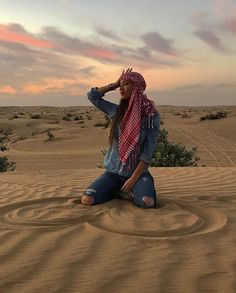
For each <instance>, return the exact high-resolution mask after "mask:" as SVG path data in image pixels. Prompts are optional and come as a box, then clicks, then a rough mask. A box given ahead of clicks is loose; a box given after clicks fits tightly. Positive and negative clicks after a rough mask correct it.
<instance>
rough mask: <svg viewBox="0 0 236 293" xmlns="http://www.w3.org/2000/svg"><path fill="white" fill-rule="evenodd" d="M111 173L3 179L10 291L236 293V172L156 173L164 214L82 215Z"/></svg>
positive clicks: (127, 204)
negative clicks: (93, 189)
mask: <svg viewBox="0 0 236 293" xmlns="http://www.w3.org/2000/svg"><path fill="white" fill-rule="evenodd" d="M101 172H102V170H99V169H86V170H85V172H84V170H81V171H75V170H71V172H70V174H66V173H65V172H63V171H57V172H56V173H55V174H49V173H46V174H44V175H42V174H41V175H40V174H32V175H24V176H23V175H22V174H16V173H15V174H14V173H8V174H4V175H3V176H1V177H0V194H1V197H0V222H1V228H0V243H1V255H0V262H1V264H2V268H3V267H4V270H3V269H1V270H0V280H1V286H0V288H1V289H2V290H10V291H11V292H17V291H18V292H19V290H22V291H24V292H32V291H37V290H43V291H52V292H57V291H58V292H63V291H64V292H65V291H67V292H68V291H69V292H70V291H71V292H74V291H75V292H78V291H79V292H110V291H111V290H112V291H114V292H135V291H136V290H137V289H136V288H137V287H136V286H137V285H138V286H140V288H141V289H142V290H143V292H156V291H155V290H156V288H158V290H160V292H205V291H204V290H205V289H206V288H208V289H207V290H212V291H214V292H222V290H226V289H227V291H226V292H234V291H235V289H236V284H235V269H236V251H235V249H234V248H235V244H236V236H235V233H234V231H235V228H236V226H235V223H236V222H235V219H236V216H235V215H236V213H235V212H236V205H235V204H236V196H235V195H236V183H235V178H236V168H234V167H228V168H224V167H221V168H217V167H209V168H203V167H202V168H187V167H186V168H150V172H151V174H152V175H153V176H154V179H155V186H156V189H157V190H158V196H159V198H160V201H161V208H159V209H149V210H143V209H140V208H138V207H136V206H134V204H133V202H131V201H126V200H123V199H118V198H116V199H113V200H111V201H109V202H107V203H104V204H100V205H96V206H91V207H86V206H83V205H81V204H80V199H81V193H82V191H83V190H84V188H86V186H87V185H88V184H89V183H90V182H91V181H92V180H94V179H95V178H96V177H97V176H98V175H99V174H101ZM88 174H90V176H88ZM206 175H207V176H206ZM219 180H221V184H217V183H219ZM91 272H92V274H93V278H92V280H90V278H91V277H90V276H91ZM167 278H168V279H167ZM167 280H168V281H167ZM134 283H135V286H134ZM114 284H115V288H114ZM225 288H226V289H225ZM207 290H206V291H207Z"/></svg>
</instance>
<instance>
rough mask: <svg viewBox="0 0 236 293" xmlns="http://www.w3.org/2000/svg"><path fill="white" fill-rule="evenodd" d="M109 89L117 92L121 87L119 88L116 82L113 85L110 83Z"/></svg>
mask: <svg viewBox="0 0 236 293" xmlns="http://www.w3.org/2000/svg"><path fill="white" fill-rule="evenodd" d="M107 87H108V89H109V90H110V91H114V90H116V89H117V88H118V87H119V86H118V84H117V83H116V82H112V83H110V84H109V85H108V86H107Z"/></svg>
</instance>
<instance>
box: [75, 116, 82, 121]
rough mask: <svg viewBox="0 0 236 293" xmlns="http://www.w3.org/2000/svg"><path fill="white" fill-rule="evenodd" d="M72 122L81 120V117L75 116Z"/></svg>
mask: <svg viewBox="0 0 236 293" xmlns="http://www.w3.org/2000/svg"><path fill="white" fill-rule="evenodd" d="M74 120H75V121H76V120H83V117H82V116H81V115H80V116H78V115H76V116H75V118H74Z"/></svg>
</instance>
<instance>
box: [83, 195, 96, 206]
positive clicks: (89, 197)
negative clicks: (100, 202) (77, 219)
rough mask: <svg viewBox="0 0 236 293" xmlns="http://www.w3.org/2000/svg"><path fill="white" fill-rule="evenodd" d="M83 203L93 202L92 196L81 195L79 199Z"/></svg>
mask: <svg viewBox="0 0 236 293" xmlns="http://www.w3.org/2000/svg"><path fill="white" fill-rule="evenodd" d="M81 203H82V204H83V205H87V206H90V205H92V204H93V203H94V198H93V197H92V196H91V195H83V196H82V199H81Z"/></svg>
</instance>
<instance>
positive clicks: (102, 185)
mask: <svg viewBox="0 0 236 293" xmlns="http://www.w3.org/2000/svg"><path fill="white" fill-rule="evenodd" d="M127 179H129V178H127V177H124V176H121V175H118V174H116V173H113V172H109V171H105V172H104V173H103V174H102V175H100V176H99V177H98V178H97V179H96V180H95V181H94V182H92V183H91V184H90V185H89V186H88V187H87V188H86V190H85V191H83V195H89V196H92V197H93V198H94V202H93V204H100V203H103V202H106V201H109V200H112V199H113V198H123V199H128V200H132V201H133V202H134V204H135V205H136V206H137V207H140V208H147V206H146V203H145V202H144V201H143V199H142V198H143V197H144V196H149V197H151V198H152V199H153V200H154V206H153V207H158V204H159V201H158V199H157V194H156V190H155V186H154V179H153V177H152V175H151V174H150V172H149V170H145V171H144V172H143V173H142V174H141V175H140V177H139V179H138V180H137V181H136V183H135V184H134V186H133V188H132V190H131V192H130V193H129V195H127V193H123V192H121V191H120V189H121V187H122V186H123V185H124V183H125V181H126V180H127Z"/></svg>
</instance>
